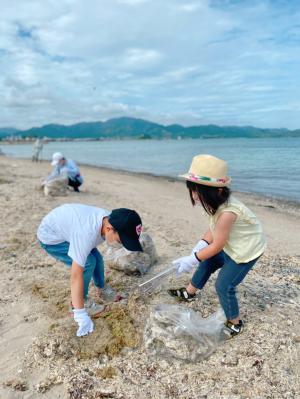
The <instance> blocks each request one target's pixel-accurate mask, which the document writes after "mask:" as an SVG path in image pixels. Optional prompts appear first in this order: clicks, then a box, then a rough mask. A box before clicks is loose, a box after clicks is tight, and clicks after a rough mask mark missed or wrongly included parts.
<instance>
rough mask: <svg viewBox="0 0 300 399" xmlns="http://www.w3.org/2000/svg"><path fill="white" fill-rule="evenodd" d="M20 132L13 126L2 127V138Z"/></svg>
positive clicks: (0, 132)
mask: <svg viewBox="0 0 300 399" xmlns="http://www.w3.org/2000/svg"><path fill="white" fill-rule="evenodd" d="M17 133H18V129H14V128H13V127H0V138H1V137H7V136H12V135H15V134H17Z"/></svg>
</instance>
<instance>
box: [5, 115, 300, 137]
mask: <svg viewBox="0 0 300 399" xmlns="http://www.w3.org/2000/svg"><path fill="white" fill-rule="evenodd" d="M8 135H20V136H22V137H48V138H49V139H59V138H60V139H88V138H90V139H108V138H119V139H123V138H141V139H143V138H158V139H163V138H178V137H179V136H180V137H181V138H226V137H249V138H250V137H300V129H298V130H288V129H261V128H256V127H253V126H217V125H200V126H190V127H184V126H181V125H178V124H173V125H168V126H164V125H161V124H158V123H153V122H149V121H146V120H143V119H137V118H130V117H122V118H114V119H109V120H107V121H106V122H82V123H77V124H75V125H70V126H66V125H57V124H49V125H44V126H42V127H34V128H31V129H28V130H19V131H17V130H16V129H11V128H3V129H0V137H6V136H8Z"/></svg>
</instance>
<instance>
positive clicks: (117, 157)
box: [0, 137, 300, 202]
mask: <svg viewBox="0 0 300 399" xmlns="http://www.w3.org/2000/svg"><path fill="white" fill-rule="evenodd" d="M0 144H1V143H0ZM0 147H1V148H2V151H3V152H4V153H5V154H7V155H9V156H13V157H23V158H30V157H31V156H32V152H33V145H32V143H31V144H11V145H0ZM56 151H60V152H62V153H63V154H64V155H65V156H66V157H67V158H72V159H74V160H75V161H76V162H78V163H79V165H80V164H89V165H94V166H104V167H108V168H113V169H122V170H127V171H133V172H143V173H151V174H154V175H160V176H169V177H177V175H178V174H181V173H185V172H187V171H188V169H189V166H190V163H191V160H192V157H193V156H195V155H197V154H212V155H215V156H217V157H220V158H222V159H224V160H226V161H227V162H228V165H229V175H230V176H231V177H232V189H233V190H238V191H244V192H253V193H259V194H264V195H267V196H272V197H275V198H285V199H291V200H296V201H298V202H300V138H291V137H289V138H259V139H253V138H252V139H249V138H248V139H247V138H233V139H231V138H230V139H229V138H228V139H221V138H219V139H184V140H111V141H84V142H78V141H69V142H50V143H48V144H46V145H44V149H43V154H42V156H43V159H46V160H50V159H51V155H52V153H53V152H56Z"/></svg>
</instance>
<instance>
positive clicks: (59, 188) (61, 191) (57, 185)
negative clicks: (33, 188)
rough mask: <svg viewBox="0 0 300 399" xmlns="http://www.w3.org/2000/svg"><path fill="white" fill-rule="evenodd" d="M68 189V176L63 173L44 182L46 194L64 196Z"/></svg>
mask: <svg viewBox="0 0 300 399" xmlns="http://www.w3.org/2000/svg"><path fill="white" fill-rule="evenodd" d="M67 190H68V176H67V174H64V173H61V174H60V175H59V176H58V177H56V178H55V179H51V180H49V181H46V182H45V183H44V194H45V195H46V196H48V195H49V196H52V197H56V196H62V195H66V194H67Z"/></svg>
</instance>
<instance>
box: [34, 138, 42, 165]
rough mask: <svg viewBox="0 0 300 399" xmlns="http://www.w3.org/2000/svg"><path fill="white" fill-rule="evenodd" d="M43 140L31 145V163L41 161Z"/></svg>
mask: <svg viewBox="0 0 300 399" xmlns="http://www.w3.org/2000/svg"><path fill="white" fill-rule="evenodd" d="M42 151H43V140H41V139H37V140H36V141H35V143H34V145H33V154H32V162H38V161H41V160H42Z"/></svg>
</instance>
